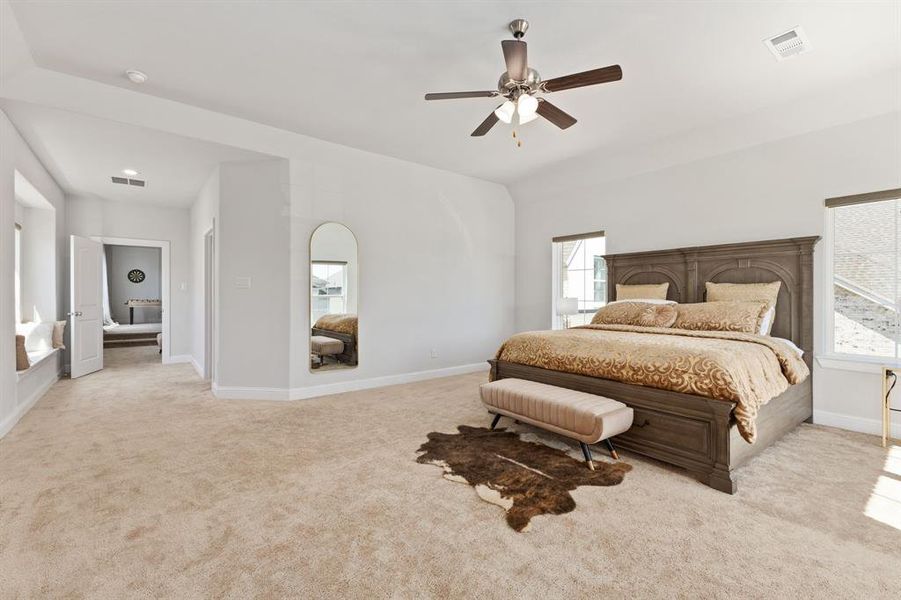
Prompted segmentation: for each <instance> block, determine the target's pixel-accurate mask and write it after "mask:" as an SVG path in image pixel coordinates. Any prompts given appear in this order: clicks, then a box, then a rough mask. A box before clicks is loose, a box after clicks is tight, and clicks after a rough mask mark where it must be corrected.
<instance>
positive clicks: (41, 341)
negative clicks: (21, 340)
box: [16, 321, 55, 352]
mask: <svg viewBox="0 0 901 600" xmlns="http://www.w3.org/2000/svg"><path fill="white" fill-rule="evenodd" d="M54 326H55V323H54V322H53V321H49V322H46V323H18V324H16V335H22V336H25V350H26V351H28V352H41V351H46V350H52V349H53V328H54Z"/></svg>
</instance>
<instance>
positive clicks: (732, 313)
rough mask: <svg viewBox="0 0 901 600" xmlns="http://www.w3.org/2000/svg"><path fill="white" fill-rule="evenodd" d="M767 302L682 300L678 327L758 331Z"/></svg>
mask: <svg viewBox="0 0 901 600" xmlns="http://www.w3.org/2000/svg"><path fill="white" fill-rule="evenodd" d="M767 309H768V305H767V303H766V302H698V303H696V304H678V305H677V307H676V311H677V312H678V316H677V317H676V322H675V323H673V328H674V329H690V330H694V331H738V332H743V333H758V332H759V331H760V324H761V322H762V321H763V318H764V316H766V312H767Z"/></svg>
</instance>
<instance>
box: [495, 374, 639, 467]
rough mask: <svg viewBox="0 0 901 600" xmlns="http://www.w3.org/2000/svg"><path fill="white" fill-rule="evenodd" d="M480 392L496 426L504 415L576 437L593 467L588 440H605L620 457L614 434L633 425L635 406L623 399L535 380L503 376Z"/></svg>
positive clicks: (592, 442)
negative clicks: (596, 394) (629, 404)
mask: <svg viewBox="0 0 901 600" xmlns="http://www.w3.org/2000/svg"><path fill="white" fill-rule="evenodd" d="M479 393H480V394H481V396H482V403H483V404H485V407H486V408H487V409H488V412H489V413H492V414H494V420H493V421H492V422H491V428H492V429H494V428H495V427H496V426H497V422H498V421H499V420H500V418H501V416H502V415H503V416H507V417H510V418H512V419H515V420H517V421H522V422H523V423H528V424H530V425H534V426H535V427H540V428H541V429H546V430H547V431H552V432H554V433H557V434H560V435H562V436H564V437H568V438H571V439H574V440H576V441H578V442H579V445H580V446H581V447H582V454H583V455H584V456H585V461H586V462H587V463H588V468H589V469H591V470H594V462H593V461H592V459H591V449H590V448H589V447H588V444H596V443H598V442H601V441H603V442H604V443H605V444H606V445H607V448H608V449H609V450H610V454H611V455H612V456H613V458H614V459H619V457H618V456H617V454H616V449H615V448H614V447H613V442H611V441H610V438H612V437H613V436H615V435H619V434H620V433H624V432H626V431H627V430H628V429H629V428H630V427H631V426H632V416H633V415H632V409H631V408H629V407H628V406H626V405H625V404H623V403H622V402H617V401H616V400H611V399H610V398H605V397H603V396H595V395H594V394H586V393H585V392H578V391H576V390H569V389H566V388H559V387H555V386H552V385H546V384H544V383H538V382H535V381H526V380H524V379H513V378H511V379H501V380H498V381H493V382H491V383H483V384H482V385H481V387H480V388H479Z"/></svg>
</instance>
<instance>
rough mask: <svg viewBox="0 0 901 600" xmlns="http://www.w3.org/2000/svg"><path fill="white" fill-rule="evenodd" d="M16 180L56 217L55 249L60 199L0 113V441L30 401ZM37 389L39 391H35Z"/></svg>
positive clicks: (61, 274) (60, 273) (51, 373)
mask: <svg viewBox="0 0 901 600" xmlns="http://www.w3.org/2000/svg"><path fill="white" fill-rule="evenodd" d="M16 171H18V172H19V173H21V174H22V176H24V177H25V178H26V179H27V180H28V181H29V182H30V183H31V184H32V185H33V186H34V187H35V188H36V189H37V190H38V191H39V192H40V193H41V195H43V196H44V198H45V199H46V200H47V201H49V202H50V203H51V204H52V205H53V208H54V210H55V212H56V241H57V248H61V247H62V246H61V243H62V241H63V239H64V237H65V233H64V227H62V224H63V223H64V222H65V214H66V206H65V196H64V195H63V192H62V190H61V189H60V188H59V186H58V185H57V184H56V182H55V181H54V180H53V178H52V177H50V174H49V173H48V172H47V171H46V169H44V167H43V166H42V165H41V163H40V162H39V161H38V160H37V158H36V157H35V156H34V154H33V153H32V152H31V149H30V148H29V147H28V145H27V144H26V143H25V141H24V140H23V139H22V137H21V136H20V135H19V133H18V132H17V131H16V130H15V128H14V127H13V125H12V123H11V122H10V121H9V119H8V118H7V117H6V114H4V113H3V112H2V111H0V436H2V435H4V434H5V433H6V432H7V431H9V429H11V428H12V426H13V425H15V424H16V422H17V421H18V420H19V418H21V416H22V415H23V414H24V413H25V411H26V410H28V408H29V407H30V405H31V403H32V401H33V398H24V397H19V394H18V392H17V380H18V377H17V376H16V367H15V356H16V345H15V309H14V305H15V291H14V288H13V272H14V270H15V259H14V256H15V241H14V240H15V237H14V234H13V232H14V230H15V213H16V208H15V205H16V200H15V172H16ZM67 272H68V270H67V269H66V267H65V255H64V253H63V252H58V254H57V262H56V277H57V282H58V283H57V288H56V289H57V291H58V293H60V294H61V292H60V290H61V289H62V288H61V287H60V283H61V282H62V281H63V280H64V278H65V277H66V273H67ZM60 299H61V296H58V297H57V300H58V302H57V314H54V315H46V316H45V318H46V319H47V320H51V319H57V318H60V313H61V312H64V311H63V310H62V308H61V307H62V306H63V305H62V303H61V302H60V301H59V300H60ZM46 372H47V377H51V378H55V376H56V372H58V368H55V369H47V370H46ZM39 387H43V386H39Z"/></svg>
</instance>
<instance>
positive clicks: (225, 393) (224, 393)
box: [210, 383, 290, 400]
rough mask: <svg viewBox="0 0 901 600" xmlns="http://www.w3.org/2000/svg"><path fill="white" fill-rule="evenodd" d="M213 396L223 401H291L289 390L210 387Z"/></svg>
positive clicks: (214, 384) (228, 386) (231, 386)
mask: <svg viewBox="0 0 901 600" xmlns="http://www.w3.org/2000/svg"><path fill="white" fill-rule="evenodd" d="M210 390H211V391H212V392H213V395H214V396H216V397H217V398H219V399H221V400H290V398H289V397H288V389H287V388H265V387H241V386H233V385H227V386H221V385H217V384H216V383H213V384H211V385H210Z"/></svg>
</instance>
